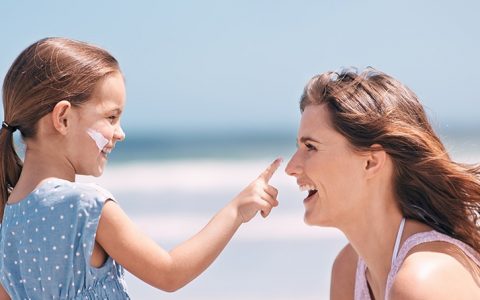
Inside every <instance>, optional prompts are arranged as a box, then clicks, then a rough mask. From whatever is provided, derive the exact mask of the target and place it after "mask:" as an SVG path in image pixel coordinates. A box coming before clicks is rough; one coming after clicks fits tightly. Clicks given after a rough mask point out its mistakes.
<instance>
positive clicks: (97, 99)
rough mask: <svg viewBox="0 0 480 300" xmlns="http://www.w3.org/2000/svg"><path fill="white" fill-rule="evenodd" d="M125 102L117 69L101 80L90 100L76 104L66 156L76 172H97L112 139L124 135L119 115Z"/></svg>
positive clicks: (99, 172) (88, 173)
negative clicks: (67, 155) (73, 125)
mask: <svg viewBox="0 0 480 300" xmlns="http://www.w3.org/2000/svg"><path fill="white" fill-rule="evenodd" d="M124 106H125V84H124V80H123V76H122V74H121V73H119V72H115V73H112V74H109V75H107V76H106V77H105V78H104V79H103V80H101V81H100V82H99V83H98V85H97V87H96V88H95V91H94V92H93V94H92V97H91V99H90V100H88V101H87V102H86V103H84V104H83V105H81V106H80V107H78V108H74V110H75V112H76V117H75V121H76V122H75V123H76V124H75V129H74V131H73V134H72V135H71V136H70V139H71V142H70V143H69V145H70V147H69V153H70V155H69V157H70V163H71V164H72V165H73V167H74V168H75V173H76V174H81V175H93V176H100V175H101V174H102V173H103V169H104V167H105V164H106V162H107V157H108V154H109V153H110V152H111V151H112V150H113V149H114V148H115V143H116V142H118V141H122V140H123V139H124V138H125V133H124V132H123V130H122V128H121V126H120V116H121V114H122V111H123V109H124Z"/></svg>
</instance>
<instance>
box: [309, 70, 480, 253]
mask: <svg viewBox="0 0 480 300" xmlns="http://www.w3.org/2000/svg"><path fill="white" fill-rule="evenodd" d="M320 104H325V105H326V107H327V108H328V111H329V113H330V115H331V119H332V123H333V126H334V128H335V130H337V131H338V132H339V133H340V134H342V135H343V136H344V137H345V138H347V140H348V141H349V142H350V144H351V145H352V146H353V148H354V149H356V150H358V151H366V150H372V148H371V146H372V145H374V144H378V145H380V146H381V147H382V148H383V150H385V152H386V153H388V155H389V156H390V157H391V159H392V161H393V164H394V174H393V180H394V181H393V182H394V185H395V193H396V196H397V197H396V198H397V200H398V201H399V203H398V204H399V207H400V209H401V211H402V213H403V215H404V216H405V217H407V218H411V219H415V220H418V221H420V222H423V223H425V224H427V225H429V226H431V227H432V228H434V229H435V230H437V231H439V232H442V233H445V234H447V235H449V236H451V237H454V238H457V239H459V240H461V241H463V242H465V243H467V244H469V245H470V246H472V247H473V248H475V249H476V250H477V251H478V250H480V234H479V231H478V225H479V223H478V220H479V207H480V166H479V165H467V164H461V163H457V162H454V161H452V160H451V159H450V157H449V155H448V154H447V151H446V149H445V147H444V146H443V144H442V142H441V141H440V139H439V138H438V136H437V135H436V134H435V132H434V130H433V128H432V126H431V125H430V123H429V121H428V119H427V116H426V114H425V111H424V109H423V107H422V105H421V104H420V102H419V101H418V99H417V96H416V95H415V94H414V93H413V92H412V91H411V90H410V89H408V88H407V87H406V86H404V85H403V84H402V83H400V82H399V81H398V80H396V79H394V78H392V77H391V76H388V75H386V74H384V73H382V72H379V71H376V70H374V69H372V68H369V69H367V70H366V71H364V72H362V73H360V74H359V73H358V72H356V71H353V70H348V69H347V70H343V71H342V72H339V73H336V72H326V73H323V74H321V75H318V76H315V77H313V78H312V79H311V80H310V81H309V82H308V84H307V86H306V87H305V90H304V93H303V95H302V97H301V100H300V110H301V111H302V112H303V111H304V109H305V107H307V106H308V105H320Z"/></svg>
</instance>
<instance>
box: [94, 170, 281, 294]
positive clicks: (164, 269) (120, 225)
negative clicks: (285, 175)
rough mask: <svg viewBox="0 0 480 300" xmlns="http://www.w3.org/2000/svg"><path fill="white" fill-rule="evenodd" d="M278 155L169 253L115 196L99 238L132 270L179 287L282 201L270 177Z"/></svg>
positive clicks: (108, 204) (161, 285)
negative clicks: (259, 215)
mask: <svg viewBox="0 0 480 300" xmlns="http://www.w3.org/2000/svg"><path fill="white" fill-rule="evenodd" d="M280 162H281V161H280V160H276V161H275V162H273V163H272V165H271V166H270V167H269V168H267V170H265V171H264V172H263V173H262V174H261V175H260V176H259V177H258V178H257V179H256V180H255V181H254V182H252V183H251V184H250V185H249V186H248V187H247V188H246V189H245V190H243V191H242V192H241V193H240V194H239V195H238V196H237V197H236V198H235V199H234V200H232V201H231V202H230V203H229V204H228V205H227V206H226V207H224V208H223V209H222V210H220V212H218V213H217V214H216V215H215V216H214V217H213V218H212V219H211V220H210V222H209V223H208V224H207V225H206V226H205V227H204V228H203V229H202V230H201V231H200V232H199V233H197V234H196V235H195V236H193V237H192V238H191V239H189V240H187V241H186V242H184V243H182V244H180V245H179V246H177V247H176V248H174V249H173V250H172V251H170V252H167V251H165V250H164V249H162V248H161V247H160V246H158V245H157V244H156V243H155V242H154V241H153V240H151V239H150V238H149V237H148V236H146V235H145V234H144V233H142V232H141V231H140V230H139V229H138V228H137V226H135V224H133V222H132V221H130V219H129V218H128V217H127V215H126V214H125V213H124V212H123V210H122V209H121V208H120V207H119V206H118V205H117V204H116V203H115V202H113V201H107V202H106V203H105V205H104V207H103V210H102V215H101V218H100V221H99V225H98V229H97V235H96V240H97V242H98V243H99V244H100V245H101V246H102V247H103V249H104V250H105V251H106V252H107V253H108V254H109V255H110V256H111V257H112V258H113V259H114V260H115V261H117V262H118V263H119V264H121V265H122V266H124V267H125V268H126V269H127V270H128V271H129V272H130V273H132V274H133V275H135V276H137V277H138V278H140V279H141V280H143V281H145V282H147V283H148V284H150V285H152V286H154V287H157V288H159V289H162V290H164V291H168V292H172V291H175V290H177V289H179V288H181V287H183V286H184V285H186V284H187V283H188V282H190V281H191V280H193V279H194V278H195V277H197V276H198V275H200V274H201V273H202V272H203V271H204V270H205V269H206V268H207V267H208V266H209V265H210V264H211V263H212V262H213V261H214V260H215V258H216V257H217V256H218V255H219V254H220V252H221V251H222V250H223V248H224V247H225V246H226V245H227V243H228V242H229V241H230V239H231V238H232V236H233V234H234V233H235V232H236V230H237V229H238V228H239V226H240V225H241V224H242V223H243V222H248V221H249V220H250V219H252V218H253V217H254V216H255V214H256V213H257V212H258V211H259V210H260V211H261V212H262V215H263V216H264V217H266V216H267V215H268V214H269V213H270V210H271V209H272V207H274V206H277V205H278V202H277V200H276V197H277V191H276V189H275V188H273V187H271V186H269V185H268V181H269V180H270V178H271V176H272V175H273V173H274V172H275V170H276V169H277V168H278V166H279V165H280Z"/></svg>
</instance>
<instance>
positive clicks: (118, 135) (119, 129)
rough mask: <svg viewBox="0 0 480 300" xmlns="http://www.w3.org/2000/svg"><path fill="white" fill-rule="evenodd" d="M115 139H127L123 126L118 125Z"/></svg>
mask: <svg viewBox="0 0 480 300" xmlns="http://www.w3.org/2000/svg"><path fill="white" fill-rule="evenodd" d="M114 136H115V139H116V140H117V141H119V142H121V141H123V140H124V139H125V132H124V131H123V129H122V126H120V125H119V126H118V127H117V129H116V130H115V135H114Z"/></svg>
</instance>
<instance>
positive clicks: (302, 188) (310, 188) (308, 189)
mask: <svg viewBox="0 0 480 300" xmlns="http://www.w3.org/2000/svg"><path fill="white" fill-rule="evenodd" d="M299 188H300V191H301V192H305V191H311V190H316V188H315V187H314V186H313V185H309V184H306V185H301V186H299Z"/></svg>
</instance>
